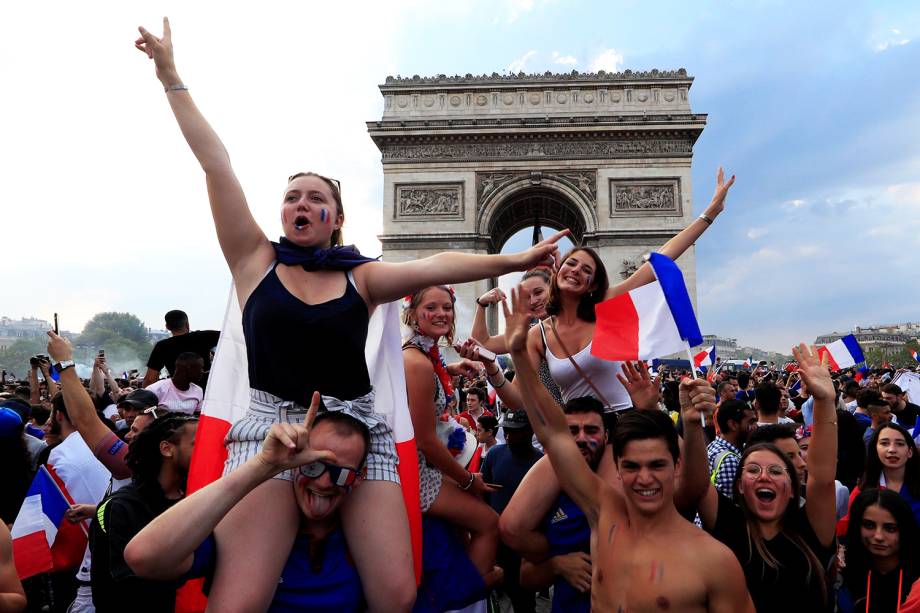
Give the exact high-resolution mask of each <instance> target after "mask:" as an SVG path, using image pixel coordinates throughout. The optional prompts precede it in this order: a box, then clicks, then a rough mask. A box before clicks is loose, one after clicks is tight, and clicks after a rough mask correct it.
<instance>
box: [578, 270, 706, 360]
mask: <svg viewBox="0 0 920 613" xmlns="http://www.w3.org/2000/svg"><path fill="white" fill-rule="evenodd" d="M649 264H651V266H652V270H653V271H654V272H655V277H656V280H655V281H652V282H651V283H649V284H648V285H643V286H641V287H637V288H636V289H634V290H630V291H629V292H628V293H625V294H621V295H619V296H616V297H614V298H611V299H609V300H605V301H604V302H601V303H600V304H598V305H597V306H595V313H596V315H597V323H596V326H595V329H594V342H593V343H592V345H591V353H592V354H593V355H595V356H597V357H599V358H601V359H604V360H611V361H622V360H651V359H653V358H659V357H663V356H667V355H671V354H672V353H678V352H682V351H687V350H688V347H692V346H695V345H700V344H702V342H703V335H702V333H701V332H700V326H699V324H698V323H697V322H696V315H694V313H693V304H692V303H691V302H690V294H689V293H688V292H687V286H686V285H685V284H684V276H683V274H681V272H680V268H678V267H677V264H675V263H674V261H673V260H671V259H670V258H668V257H667V256H664V255H661V254H660V253H652V254H651V255H650V256H649Z"/></svg>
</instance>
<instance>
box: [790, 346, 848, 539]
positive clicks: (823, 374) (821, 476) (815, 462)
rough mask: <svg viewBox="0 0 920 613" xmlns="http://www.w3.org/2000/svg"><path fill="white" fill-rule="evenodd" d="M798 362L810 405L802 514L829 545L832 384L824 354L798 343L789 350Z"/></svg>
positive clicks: (832, 494) (834, 453) (834, 435)
mask: <svg viewBox="0 0 920 613" xmlns="http://www.w3.org/2000/svg"><path fill="white" fill-rule="evenodd" d="M792 355H793V357H794V358H795V360H796V361H797V362H798V363H799V375H800V376H801V377H802V381H804V382H805V384H806V385H808V390H809V391H810V392H811V396H812V398H814V399H815V401H814V402H815V404H814V422H813V424H812V427H813V430H812V437H811V445H810V446H809V448H808V482H807V483H806V485H805V498H806V499H807V500H808V504H807V505H805V512H806V513H807V514H808V521H809V523H811V527H812V529H813V530H814V531H815V535H816V536H817V537H818V541H819V542H820V543H821V544H822V545H824V546H829V545H830V544H831V543H832V542H833V540H834V528H835V525H834V523H835V520H836V506H837V505H836V498H837V496H836V487H835V485H834V478H835V475H836V472H837V409H836V407H835V404H834V401H835V394H834V382H833V381H832V380H831V373H830V371H829V370H828V369H827V355H826V354H825V355H822V356H819V355H818V353H817V350H816V349H815V348H814V347H811V348H810V349H809V348H808V347H807V346H806V345H805V343H801V344H800V345H799V346H798V347H793V348H792Z"/></svg>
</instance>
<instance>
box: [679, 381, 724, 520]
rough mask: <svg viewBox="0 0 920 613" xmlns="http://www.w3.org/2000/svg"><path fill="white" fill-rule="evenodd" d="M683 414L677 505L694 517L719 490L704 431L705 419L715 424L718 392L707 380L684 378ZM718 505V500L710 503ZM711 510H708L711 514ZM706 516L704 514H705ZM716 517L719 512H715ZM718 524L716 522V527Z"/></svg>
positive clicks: (681, 398) (681, 387)
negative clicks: (711, 470)
mask: <svg viewBox="0 0 920 613" xmlns="http://www.w3.org/2000/svg"><path fill="white" fill-rule="evenodd" d="M678 397H679V399H680V413H681V417H682V419H683V423H684V438H683V440H682V441H681V455H682V457H684V458H685V459H684V464H683V470H682V474H681V478H680V480H679V483H678V486H677V490H676V491H675V492H674V505H675V506H676V507H677V509H678V510H679V511H681V512H682V513H685V514H690V515H692V512H693V511H696V510H697V508H698V507H699V506H700V500H701V499H704V497H705V496H706V494H707V493H708V491H709V490H710V489H712V490H713V492H715V488H714V487H713V485H712V483H711V482H710V480H709V460H708V458H707V457H706V435H705V433H704V432H703V417H704V416H705V418H706V421H708V422H709V423H712V415H713V413H714V412H715V409H716V391H715V390H714V389H713V388H712V386H711V385H710V384H709V382H708V381H706V380H705V379H693V380H691V379H684V380H683V381H681V383H680V392H679V395H678ZM709 502H710V504H711V503H712V502H718V499H717V498H712V499H711V500H710V501H709ZM709 510H711V509H710V508H709V507H707V511H709ZM701 515H702V512H701ZM712 515H713V516H714V515H715V511H713V512H712ZM714 523H715V521H713V524H714Z"/></svg>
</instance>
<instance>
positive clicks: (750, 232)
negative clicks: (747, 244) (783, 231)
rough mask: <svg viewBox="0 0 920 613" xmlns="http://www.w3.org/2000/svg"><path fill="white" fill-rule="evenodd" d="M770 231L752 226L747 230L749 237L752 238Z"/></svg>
mask: <svg viewBox="0 0 920 613" xmlns="http://www.w3.org/2000/svg"><path fill="white" fill-rule="evenodd" d="M769 233H770V231H769V230H768V229H766V228H751V229H750V230H748V231H747V237H748V238H749V239H751V240H755V239H758V238H760V237H761V236H764V235H766V234H769Z"/></svg>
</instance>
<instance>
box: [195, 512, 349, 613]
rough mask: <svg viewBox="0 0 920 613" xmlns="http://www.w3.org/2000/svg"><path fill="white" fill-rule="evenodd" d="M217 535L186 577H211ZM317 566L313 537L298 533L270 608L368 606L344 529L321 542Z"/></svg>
mask: <svg viewBox="0 0 920 613" xmlns="http://www.w3.org/2000/svg"><path fill="white" fill-rule="evenodd" d="M215 545H216V543H215V540H214V535H213V534H212V535H210V536H209V537H208V538H207V539H205V541H204V542H203V543H202V544H201V545H199V546H198V549H196V550H195V561H194V562H193V564H192V569H191V570H190V571H189V573H188V575H186V578H192V577H210V576H212V575H213V573H214V568H215V566H216V562H217V547H216V546H215ZM319 555H321V556H322V559H320V560H317V564H316V568H315V569H314V564H313V563H312V561H311V560H310V538H309V537H307V536H306V535H303V534H298V535H297V539H296V540H295V541H294V547H293V548H292V549H291V555H290V556H288V560H287V563H286V564H285V565H284V569H283V570H282V571H281V579H280V580H279V581H278V588H277V589H276V590H275V597H274V598H273V599H272V603H271V606H269V608H268V610H269V611H270V612H272V613H287V612H291V613H293V612H295V611H298V612H299V611H319V612H325V613H346V612H348V611H354V612H357V611H363V610H364V609H365V603H364V592H363V591H362V589H361V577H359V576H358V571H357V570H356V569H355V566H354V564H352V562H351V560H350V559H349V555H348V547H347V545H346V544H345V535H344V533H343V532H342V530H341V529H339V530H335V531H334V532H332V533H331V534H330V535H329V536H327V537H326V538H325V539H324V540H323V542H322V545H321V551H320V552H319Z"/></svg>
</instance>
